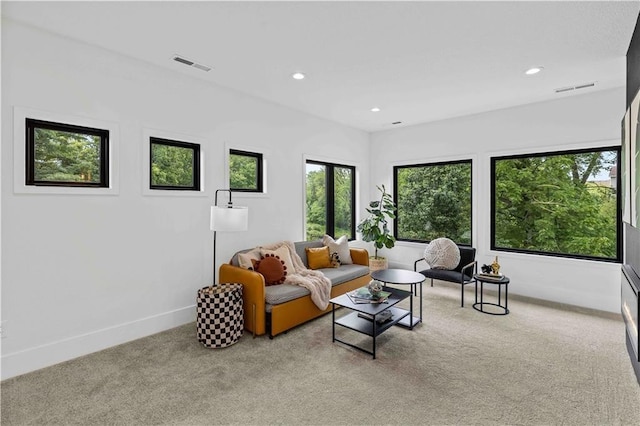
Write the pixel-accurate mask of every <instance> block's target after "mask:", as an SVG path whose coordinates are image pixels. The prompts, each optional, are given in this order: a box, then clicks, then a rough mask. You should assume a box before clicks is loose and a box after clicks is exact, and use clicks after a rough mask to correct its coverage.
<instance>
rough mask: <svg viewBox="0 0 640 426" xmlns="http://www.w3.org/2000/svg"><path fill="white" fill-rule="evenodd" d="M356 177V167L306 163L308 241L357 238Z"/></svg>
mask: <svg viewBox="0 0 640 426" xmlns="http://www.w3.org/2000/svg"><path fill="white" fill-rule="evenodd" d="M355 175H356V169H355V167H353V166H343V165H339V164H331V163H323V162H319V161H310V160H309V161H307V163H306V194H307V195H306V220H307V229H306V233H307V235H306V238H307V240H315V239H318V238H322V236H323V235H324V234H328V235H331V236H333V237H334V238H340V237H341V236H343V235H346V236H347V237H348V238H349V239H354V238H355V221H356V219H355V203H356V201H355V189H356V178H355Z"/></svg>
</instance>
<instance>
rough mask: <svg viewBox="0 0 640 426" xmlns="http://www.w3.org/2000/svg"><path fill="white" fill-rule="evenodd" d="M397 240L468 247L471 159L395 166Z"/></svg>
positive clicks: (469, 237) (469, 236)
mask: <svg viewBox="0 0 640 426" xmlns="http://www.w3.org/2000/svg"><path fill="white" fill-rule="evenodd" d="M393 175H394V179H393V184H394V193H395V198H396V205H397V206H398V211H397V214H396V216H397V217H396V220H395V223H394V226H395V236H396V239H398V240H404V241H420V242H427V241H431V240H433V239H436V238H440V237H446V238H449V239H451V240H453V241H455V242H456V243H458V244H462V245H471V160H463V161H452V162H442V163H429V164H414V165H407V166H395V167H394V168H393Z"/></svg>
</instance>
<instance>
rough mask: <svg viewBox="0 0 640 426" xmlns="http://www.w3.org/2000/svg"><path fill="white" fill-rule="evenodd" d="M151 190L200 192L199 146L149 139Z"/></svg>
mask: <svg viewBox="0 0 640 426" xmlns="http://www.w3.org/2000/svg"><path fill="white" fill-rule="evenodd" d="M150 142H151V143H150V150H151V151H150V157H149V158H150V164H149V170H150V185H149V187H150V188H151V189H170V190H182V191H199V190H200V145H199V144H194V143H188V142H180V141H174V140H168V139H160V138H154V137H152V138H150Z"/></svg>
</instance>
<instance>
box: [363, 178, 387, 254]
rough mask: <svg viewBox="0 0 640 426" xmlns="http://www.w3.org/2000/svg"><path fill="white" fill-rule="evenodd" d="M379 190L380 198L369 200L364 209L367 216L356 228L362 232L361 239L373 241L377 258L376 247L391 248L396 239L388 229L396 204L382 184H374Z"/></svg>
mask: <svg viewBox="0 0 640 426" xmlns="http://www.w3.org/2000/svg"><path fill="white" fill-rule="evenodd" d="M376 188H378V191H380V192H381V196H380V200H379V201H378V200H376V201H371V202H370V203H369V207H368V208H367V209H366V210H367V212H368V213H369V217H367V218H365V219H363V220H362V221H361V222H360V223H359V224H358V227H357V228H356V230H357V231H358V232H360V233H361V234H362V240H363V241H367V242H373V244H374V246H375V254H374V258H375V259H378V249H381V248H383V247H386V248H389V249H390V248H392V247H393V246H394V245H395V243H396V239H395V237H394V236H393V235H391V233H390V231H389V223H388V221H389V220H393V219H395V217H396V215H395V211H396V206H395V204H394V203H393V198H392V197H391V194H389V193H387V190H386V189H385V187H384V185H382V187H380V186H376Z"/></svg>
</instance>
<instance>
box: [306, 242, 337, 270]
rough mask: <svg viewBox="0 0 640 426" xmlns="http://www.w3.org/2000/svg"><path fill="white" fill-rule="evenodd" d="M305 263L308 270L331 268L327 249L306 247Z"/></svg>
mask: <svg viewBox="0 0 640 426" xmlns="http://www.w3.org/2000/svg"><path fill="white" fill-rule="evenodd" d="M304 251H305V252H306V253H307V263H308V264H309V269H322V268H331V255H330V254H329V247H327V246H324V247H306V248H305V249H304Z"/></svg>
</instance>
